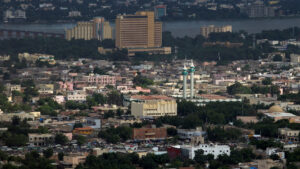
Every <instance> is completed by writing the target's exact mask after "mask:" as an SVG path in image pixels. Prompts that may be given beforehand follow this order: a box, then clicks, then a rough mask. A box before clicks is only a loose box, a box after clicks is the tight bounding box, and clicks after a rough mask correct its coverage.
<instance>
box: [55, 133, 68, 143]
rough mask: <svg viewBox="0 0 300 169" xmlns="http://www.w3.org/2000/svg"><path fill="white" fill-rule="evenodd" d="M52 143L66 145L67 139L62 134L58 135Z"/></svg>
mask: <svg viewBox="0 0 300 169" xmlns="http://www.w3.org/2000/svg"><path fill="white" fill-rule="evenodd" d="M54 142H55V143H56V144H60V145H66V144H67V143H68V138H67V137H66V136H65V135H64V134H62V133H59V134H56V135H55V138H54Z"/></svg>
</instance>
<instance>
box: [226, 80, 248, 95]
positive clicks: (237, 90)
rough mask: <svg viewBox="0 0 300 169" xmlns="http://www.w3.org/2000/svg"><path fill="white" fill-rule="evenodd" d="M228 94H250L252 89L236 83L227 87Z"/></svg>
mask: <svg viewBox="0 0 300 169" xmlns="http://www.w3.org/2000/svg"><path fill="white" fill-rule="evenodd" d="M227 92H228V94H231V95H235V94H250V93H251V89H250V88H248V87H246V86H243V85H242V84H241V83H239V82H235V83H234V84H233V85H231V86H228V87H227Z"/></svg>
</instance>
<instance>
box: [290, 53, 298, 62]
mask: <svg viewBox="0 0 300 169" xmlns="http://www.w3.org/2000/svg"><path fill="white" fill-rule="evenodd" d="M290 58H291V62H292V63H300V55H299V54H294V53H293V54H291V55H290Z"/></svg>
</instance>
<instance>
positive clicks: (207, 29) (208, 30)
mask: <svg viewBox="0 0 300 169" xmlns="http://www.w3.org/2000/svg"><path fill="white" fill-rule="evenodd" d="M218 32H232V26H231V25H226V26H220V27H219V26H214V25H209V26H203V27H201V28H200V34H201V35H202V36H204V37H206V38H208V36H209V34H210V33H218Z"/></svg>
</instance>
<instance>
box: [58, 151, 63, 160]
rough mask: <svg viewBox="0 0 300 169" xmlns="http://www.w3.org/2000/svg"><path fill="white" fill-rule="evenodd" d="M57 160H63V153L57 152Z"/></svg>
mask: <svg viewBox="0 0 300 169" xmlns="http://www.w3.org/2000/svg"><path fill="white" fill-rule="evenodd" d="M58 160H59V161H62V160H64V153H63V152H59V153H58Z"/></svg>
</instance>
